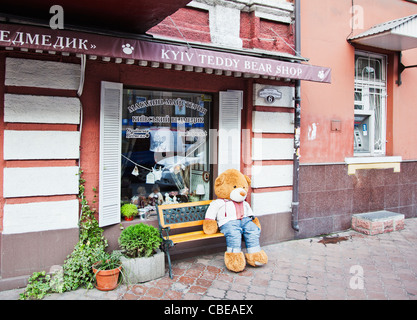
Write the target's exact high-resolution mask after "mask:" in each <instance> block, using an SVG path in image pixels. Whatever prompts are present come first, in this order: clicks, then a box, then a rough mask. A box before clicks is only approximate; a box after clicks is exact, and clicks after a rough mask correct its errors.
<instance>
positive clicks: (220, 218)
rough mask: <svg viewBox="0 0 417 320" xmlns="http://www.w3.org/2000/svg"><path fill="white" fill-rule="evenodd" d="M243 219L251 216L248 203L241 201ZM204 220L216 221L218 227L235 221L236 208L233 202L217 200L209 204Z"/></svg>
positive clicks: (251, 212)
mask: <svg viewBox="0 0 417 320" xmlns="http://www.w3.org/2000/svg"><path fill="white" fill-rule="evenodd" d="M243 208H244V215H243V217H249V216H253V211H252V208H251V207H250V205H249V203H247V202H246V201H243ZM206 219H211V220H217V224H218V225H219V227H221V226H222V225H224V224H225V223H226V222H229V221H231V220H236V219H237V214H236V208H235V205H234V204H233V201H231V200H226V199H217V200H214V201H212V202H211V203H210V206H209V207H208V209H207V211H206Z"/></svg>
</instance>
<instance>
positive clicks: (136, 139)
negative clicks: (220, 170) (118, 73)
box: [121, 89, 212, 212]
mask: <svg viewBox="0 0 417 320" xmlns="http://www.w3.org/2000/svg"><path fill="white" fill-rule="evenodd" d="M211 102H212V97H211V96H210V95H207V94H202V93H183V92H165V91H151V90H136V89H124V91H123V120H122V127H123V129H122V155H121V156H122V169H121V170H122V172H121V180H122V181H121V187H122V188H121V200H122V203H134V204H136V205H137V206H138V208H140V211H142V212H143V211H149V210H152V209H153V208H154V206H155V204H167V203H177V202H190V201H200V200H207V199H209V198H210V178H209V177H210V166H209V143H208V138H209V128H210V123H209V121H210V116H209V114H210V110H211Z"/></svg>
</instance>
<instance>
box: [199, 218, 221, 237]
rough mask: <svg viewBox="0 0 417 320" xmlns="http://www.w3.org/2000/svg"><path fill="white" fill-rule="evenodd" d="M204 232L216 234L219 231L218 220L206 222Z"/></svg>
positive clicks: (204, 222)
mask: <svg viewBox="0 0 417 320" xmlns="http://www.w3.org/2000/svg"><path fill="white" fill-rule="evenodd" d="M203 231H204V233H205V234H214V233H217V232H218V231H219V228H218V226H217V221H216V220H204V221H203Z"/></svg>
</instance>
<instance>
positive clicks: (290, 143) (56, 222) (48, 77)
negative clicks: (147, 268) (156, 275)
mask: <svg viewBox="0 0 417 320" xmlns="http://www.w3.org/2000/svg"><path fill="white" fill-rule="evenodd" d="M299 62H300V60H299V59H298V58H297V57H295V56H290V57H288V55H287V56H286V57H283V56H278V55H277V56H271V55H270V56H268V57H263V56H261V55H260V54H254V53H252V54H250V53H248V52H247V51H243V50H240V51H238V50H235V51H233V52H232V51H227V50H217V51H216V50H214V49H213V48H210V47H208V46H207V47H203V46H199V47H188V46H184V45H181V44H178V43H173V42H167V41H164V42H162V41H156V40H154V39H152V38H144V39H127V38H116V37H110V36H104V35H97V34H92V33H82V32H72V31H67V30H65V31H64V30H51V29H46V28H41V27H29V26H20V25H11V24H10V25H9V24H0V69H1V73H0V76H1V77H3V79H2V80H1V82H2V84H4V85H1V86H0V88H1V91H2V92H1V93H0V95H1V99H2V101H3V102H4V103H3V105H4V118H3V117H2V119H1V122H0V125H1V127H2V128H1V132H2V134H4V140H2V142H1V143H2V157H3V161H2V162H1V163H2V170H1V172H2V175H3V178H2V179H1V180H2V181H3V184H2V186H1V187H2V194H3V198H2V199H1V206H2V209H3V210H2V217H1V218H2V219H1V225H0V226H1V242H0V246H1V258H0V259H1V261H0V263H1V277H2V279H3V280H4V279H7V278H13V277H22V276H25V275H28V274H30V273H31V272H33V271H36V270H39V269H45V268H48V267H50V266H52V265H55V264H62V262H63V261H64V260H65V258H66V256H67V255H68V254H69V253H70V252H71V251H72V250H73V246H74V244H75V243H76V242H77V240H78V225H77V223H78V217H79V202H78V198H77V195H78V183H79V181H78V179H79V176H78V175H77V173H78V171H79V168H81V169H82V170H83V178H84V179H85V180H86V195H87V197H88V198H90V199H91V201H92V199H97V203H96V205H97V208H98V220H99V223H100V226H101V227H104V230H105V233H104V235H105V237H106V238H107V239H108V242H109V246H110V248H111V249H116V248H117V238H118V236H119V234H120V225H119V224H120V223H122V224H123V225H124V226H127V225H130V224H136V223H139V222H145V223H149V224H153V225H154V226H158V222H157V219H156V214H155V211H154V207H155V204H166V203H177V202H194V201H199V200H208V199H215V194H214V192H213V186H214V180H215V179H216V177H217V176H218V175H220V174H221V173H222V172H224V171H225V170H226V169H229V168H234V169H237V170H239V171H240V172H242V173H244V174H245V175H248V176H249V177H250V178H251V180H252V181H251V185H250V187H251V188H250V191H249V194H248V198H247V201H248V202H249V203H250V204H251V207H252V210H253V212H254V214H255V215H256V216H259V219H260V221H261V223H262V226H263V228H262V237H261V241H262V243H263V244H266V243H273V242H277V241H282V240H285V239H291V238H292V237H293V231H292V228H291V202H292V184H293V180H292V179H293V156H294V136H297V135H295V131H296V130H295V129H294V114H295V110H296V108H295V102H294V98H295V80H308V81H316V82H323V83H328V82H330V69H328V68H324V67H318V66H312V65H305V64H301V63H299ZM296 133H297V132H296ZM298 134H299V132H298ZM93 188H94V189H95V190H96V191H94V190H93ZM95 195H96V196H97V197H96V198H95V197H94V196H95ZM125 203H133V204H135V205H136V206H137V207H138V208H139V215H138V216H137V217H136V218H135V219H134V220H133V221H124V220H123V219H122V218H121V213H120V208H121V205H123V204H125ZM219 247H222V248H224V247H225V241H224V239H220V238H219V239H213V240H208V241H207V242H205V241H204V244H202V245H199V244H196V242H193V243H192V244H184V245H183V246H181V248H174V249H173V250H172V255H173V256H175V255H178V256H179V255H182V256H184V255H186V254H188V253H193V254H195V253H196V252H199V253H201V252H205V251H207V250H215V249H216V248H217V249H218V248H219Z"/></svg>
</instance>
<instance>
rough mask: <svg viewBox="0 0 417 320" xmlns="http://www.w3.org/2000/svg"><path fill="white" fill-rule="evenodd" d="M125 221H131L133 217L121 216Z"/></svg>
mask: <svg viewBox="0 0 417 320" xmlns="http://www.w3.org/2000/svg"><path fill="white" fill-rule="evenodd" d="M123 218H124V219H125V221H132V220H133V218H134V217H123Z"/></svg>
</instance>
